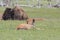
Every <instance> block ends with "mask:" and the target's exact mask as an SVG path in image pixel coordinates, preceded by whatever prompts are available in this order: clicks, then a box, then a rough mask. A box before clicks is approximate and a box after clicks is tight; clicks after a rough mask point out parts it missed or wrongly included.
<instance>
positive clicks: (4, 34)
mask: <svg viewBox="0 0 60 40" xmlns="http://www.w3.org/2000/svg"><path fill="white" fill-rule="evenodd" d="M23 8H24V10H25V11H26V13H27V14H28V16H29V17H31V18H46V20H44V21H36V22H35V26H36V28H41V29H44V30H36V29H30V30H16V26H18V25H19V24H21V23H25V21H18V20H13V21H12V20H8V21H3V20H0V40H60V9H57V8H51V9H50V8H49V9H48V8H40V9H38V8H27V7H23ZM1 12H2V13H3V9H1Z"/></svg>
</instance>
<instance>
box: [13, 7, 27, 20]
mask: <svg viewBox="0 0 60 40" xmlns="http://www.w3.org/2000/svg"><path fill="white" fill-rule="evenodd" d="M14 19H18V20H25V19H28V16H27V14H26V13H25V11H24V10H23V9H22V8H20V7H19V6H15V7H14Z"/></svg>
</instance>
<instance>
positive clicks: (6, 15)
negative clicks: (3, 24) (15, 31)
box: [2, 8, 14, 20]
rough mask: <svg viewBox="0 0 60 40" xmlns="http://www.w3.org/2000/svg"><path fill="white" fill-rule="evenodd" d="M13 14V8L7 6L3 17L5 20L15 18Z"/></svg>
mask: <svg viewBox="0 0 60 40" xmlns="http://www.w3.org/2000/svg"><path fill="white" fill-rule="evenodd" d="M13 15H14V14H13V13H12V9H11V8H6V10H5V11H4V14H3V16H2V18H3V20H10V19H13Z"/></svg>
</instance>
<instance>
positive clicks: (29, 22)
mask: <svg viewBox="0 0 60 40" xmlns="http://www.w3.org/2000/svg"><path fill="white" fill-rule="evenodd" d="M34 23H35V19H27V23H26V24H20V25H18V26H17V30H19V29H26V30H27V29H31V28H34Z"/></svg>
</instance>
